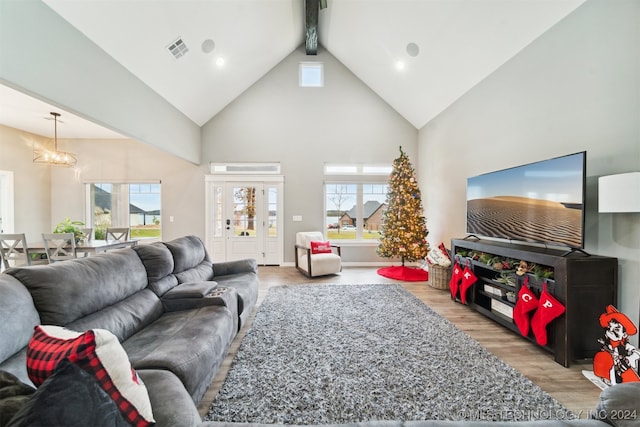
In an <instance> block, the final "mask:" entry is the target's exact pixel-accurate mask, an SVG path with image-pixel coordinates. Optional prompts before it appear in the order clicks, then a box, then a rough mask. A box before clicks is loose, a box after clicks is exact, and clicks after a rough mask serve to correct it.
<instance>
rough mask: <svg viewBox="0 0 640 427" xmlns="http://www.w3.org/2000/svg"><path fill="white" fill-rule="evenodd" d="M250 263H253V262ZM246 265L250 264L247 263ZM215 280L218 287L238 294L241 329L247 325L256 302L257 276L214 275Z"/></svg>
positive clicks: (247, 274)
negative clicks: (230, 289)
mask: <svg viewBox="0 0 640 427" xmlns="http://www.w3.org/2000/svg"><path fill="white" fill-rule="evenodd" d="M251 261H253V263H255V260H251ZM232 262H234V261H232ZM223 264H227V263H223ZM247 264H251V263H249V262H247ZM217 265H218V264H214V266H217ZM220 270H222V269H220ZM217 271H218V269H216V272H217ZM215 278H216V282H217V283H218V287H225V288H232V289H235V291H236V292H237V293H238V314H239V316H240V323H239V325H238V328H242V327H243V326H244V325H245V324H246V323H247V321H248V319H249V316H250V315H251V311H252V309H253V308H254V307H255V305H256V303H257V302H258V289H259V284H258V274H257V273H251V272H244V273H235V274H226V275H223V276H218V275H217V274H216V276H215Z"/></svg>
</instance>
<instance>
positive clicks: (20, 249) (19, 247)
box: [0, 233, 31, 268]
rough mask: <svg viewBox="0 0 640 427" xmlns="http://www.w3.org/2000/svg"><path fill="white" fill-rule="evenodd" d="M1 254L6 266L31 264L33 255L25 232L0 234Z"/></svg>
mask: <svg viewBox="0 0 640 427" xmlns="http://www.w3.org/2000/svg"><path fill="white" fill-rule="evenodd" d="M0 256H2V263H3V264H4V268H10V267H19V266H25V265H31V256H30V255H29V249H28V246H27V238H26V237H25V235H24V233H20V234H0Z"/></svg>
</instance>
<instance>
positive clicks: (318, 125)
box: [202, 46, 418, 262]
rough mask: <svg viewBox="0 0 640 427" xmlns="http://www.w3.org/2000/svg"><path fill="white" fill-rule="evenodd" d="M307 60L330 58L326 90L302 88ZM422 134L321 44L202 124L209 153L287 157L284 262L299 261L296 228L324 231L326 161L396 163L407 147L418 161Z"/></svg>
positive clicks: (227, 158) (207, 156)
mask: <svg viewBox="0 0 640 427" xmlns="http://www.w3.org/2000/svg"><path fill="white" fill-rule="evenodd" d="M304 61H320V62H323V63H324V72H325V86H324V87H323V88H300V87H298V64H299V63H300V62H304ZM417 140H418V132H417V130H416V129H415V128H414V127H413V126H412V125H411V124H410V123H409V122H407V121H406V120H405V119H404V118H402V117H401V116H400V115H398V114H397V113H396V112H395V110H393V109H392V108H391V107H390V106H389V105H388V104H387V103H385V102H384V101H383V100H382V99H381V98H380V97H378V96H377V95H376V94H375V93H373V92H372V91H371V90H370V89H369V88H368V87H367V86H366V85H364V84H363V83H362V81H360V80H359V79H358V78H357V77H355V76H354V75H353V73H351V72H350V71H349V70H348V69H347V68H345V67H344V65H342V63H340V62H339V61H338V60H337V59H336V58H334V57H333V56H332V55H331V54H329V53H327V52H326V51H325V50H324V49H323V48H322V47H320V49H319V52H318V55H317V56H307V55H306V54H305V52H304V46H301V47H300V48H299V49H297V50H296V51H295V52H293V53H292V54H291V55H289V56H288V57H287V58H285V59H284V60H283V61H282V62H281V63H280V64H278V65H277V66H276V67H274V68H273V69H272V70H271V71H270V72H269V73H268V74H267V75H265V76H264V77H263V78H262V79H260V80H259V81H258V82H257V83H256V84H254V85H253V86H252V87H251V88H249V89H248V90H247V91H245V92H244V93H243V94H242V95H241V96H240V97H238V98H237V99H236V100H235V101H234V102H233V103H232V104H230V105H229V106H228V107H227V108H226V109H225V110H224V111H222V112H221V113H220V114H218V115H217V116H216V117H214V118H213V119H212V120H211V121H209V122H208V123H207V124H205V125H204V126H203V128H202V142H203V153H202V159H203V164H204V163H207V162H280V163H281V165H282V173H283V174H284V180H285V181H284V188H285V199H284V202H285V206H284V216H285V218H284V220H285V222H284V227H285V234H284V246H285V262H293V245H294V242H295V233H296V232H298V231H308V230H323V229H324V215H323V181H324V176H323V166H324V164H325V163H326V162H330V163H339V162H348V163H387V164H391V163H392V162H393V160H394V159H395V158H396V157H398V156H399V155H400V152H399V149H398V147H399V146H402V149H403V150H404V151H405V152H406V153H407V155H408V156H409V157H410V159H411V160H412V161H413V162H414V164H413V165H414V167H416V163H415V162H417ZM332 179H333V178H332ZM382 180H383V181H386V178H385V177H383V178H382ZM294 215H300V216H302V218H303V221H302V222H293V221H292V216H294ZM342 254H343V259H344V260H345V262H351V261H368V262H380V261H383V262H386V261H388V260H386V259H381V258H379V257H378V256H377V255H376V254H375V247H371V246H369V247H361V246H353V247H345V248H343V251H342Z"/></svg>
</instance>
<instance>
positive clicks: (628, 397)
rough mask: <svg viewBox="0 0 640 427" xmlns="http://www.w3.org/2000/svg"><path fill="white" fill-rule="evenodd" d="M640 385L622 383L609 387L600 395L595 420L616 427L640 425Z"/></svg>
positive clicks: (636, 383)
mask: <svg viewBox="0 0 640 427" xmlns="http://www.w3.org/2000/svg"><path fill="white" fill-rule="evenodd" d="M638 396H640V383H638V382H633V383H622V384H616V385H613V386H611V387H607V388H606V389H604V390H603V391H602V393H600V402H599V403H598V406H597V408H596V412H595V414H594V417H593V418H596V419H598V420H602V421H605V422H607V423H609V424H611V425H613V426H616V427H632V426H637V425H639V424H640V399H638Z"/></svg>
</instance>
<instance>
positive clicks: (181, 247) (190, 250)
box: [165, 236, 213, 281]
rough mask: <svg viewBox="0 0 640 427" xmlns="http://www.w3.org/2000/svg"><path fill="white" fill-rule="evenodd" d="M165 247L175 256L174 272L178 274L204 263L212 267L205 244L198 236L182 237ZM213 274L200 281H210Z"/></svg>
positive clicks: (166, 243)
mask: <svg viewBox="0 0 640 427" xmlns="http://www.w3.org/2000/svg"><path fill="white" fill-rule="evenodd" d="M165 245H166V246H167V248H168V249H169V251H171V254H172V255H173V262H174V268H173V272H174V273H176V274H177V273H182V272H183V271H186V270H189V269H192V268H195V267H198V266H199V265H200V264H202V263H203V262H204V263H205V265H206V264H208V265H209V267H211V260H210V259H209V255H208V254H207V251H206V249H205V247H204V243H202V240H200V239H199V238H198V237H196V236H185V237H180V238H178V239H175V240H171V241H170V242H165ZM211 274H213V272H211V273H210V274H209V277H202V278H200V280H209V279H210V278H211ZM193 280H196V279H193ZM185 281H186V280H185ZM190 281H192V280H190Z"/></svg>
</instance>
